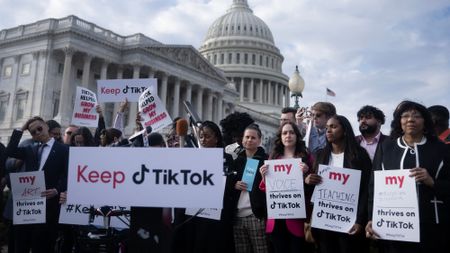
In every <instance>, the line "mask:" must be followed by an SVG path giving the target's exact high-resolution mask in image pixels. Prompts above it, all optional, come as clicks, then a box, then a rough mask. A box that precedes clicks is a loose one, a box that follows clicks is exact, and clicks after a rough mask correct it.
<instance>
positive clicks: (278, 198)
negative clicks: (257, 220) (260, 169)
mask: <svg viewBox="0 0 450 253" xmlns="http://www.w3.org/2000/svg"><path fill="white" fill-rule="evenodd" d="M300 162H301V159H282V160H268V161H265V164H268V165H269V168H268V171H267V174H266V176H265V177H266V178H265V183H266V200H267V215H268V218H269V219H296V218H306V209H305V194H304V188H303V172H302V170H301V169H300V165H299V164H300Z"/></svg>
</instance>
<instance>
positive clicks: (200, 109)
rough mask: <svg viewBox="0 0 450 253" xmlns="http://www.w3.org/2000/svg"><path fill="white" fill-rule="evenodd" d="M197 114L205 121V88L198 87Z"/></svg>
mask: <svg viewBox="0 0 450 253" xmlns="http://www.w3.org/2000/svg"><path fill="white" fill-rule="evenodd" d="M196 109H197V114H198V116H199V117H200V120H204V118H203V88H202V87H201V86H198V89H197V108H196Z"/></svg>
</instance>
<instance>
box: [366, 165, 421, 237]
mask: <svg viewBox="0 0 450 253" xmlns="http://www.w3.org/2000/svg"><path fill="white" fill-rule="evenodd" d="M374 173H375V189H374V193H373V199H374V201H373V214H372V228H373V230H374V231H375V232H376V233H377V234H378V235H379V236H380V238H381V239H384V240H393V241H408V242H420V227H419V225H420V222H419V208H418V206H419V205H418V201H417V192H416V182H415V179H414V177H410V176H409V174H410V172H409V170H383V171H375V172H374Z"/></svg>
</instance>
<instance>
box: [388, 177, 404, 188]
mask: <svg viewBox="0 0 450 253" xmlns="http://www.w3.org/2000/svg"><path fill="white" fill-rule="evenodd" d="M404 180H405V176H390V177H386V178H385V184H386V185H399V188H402V186H403V181H404Z"/></svg>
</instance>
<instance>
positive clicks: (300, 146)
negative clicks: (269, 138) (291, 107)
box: [270, 122, 308, 159]
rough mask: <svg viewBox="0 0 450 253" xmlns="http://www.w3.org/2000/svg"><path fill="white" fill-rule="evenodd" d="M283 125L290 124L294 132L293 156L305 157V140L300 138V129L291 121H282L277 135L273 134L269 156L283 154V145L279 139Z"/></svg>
mask: <svg viewBox="0 0 450 253" xmlns="http://www.w3.org/2000/svg"><path fill="white" fill-rule="evenodd" d="M285 125H291V126H292V129H294V133H295V135H296V137H297V138H296V139H297V140H296V143H295V156H296V157H307V155H308V152H307V151H306V146H305V142H304V141H303V140H302V135H301V134H300V130H298V127H297V125H296V124H295V123H293V122H284V123H283V124H282V125H281V126H280V128H278V131H277V135H276V136H275V140H274V145H273V150H272V153H271V154H270V158H272V159H273V158H277V157H280V156H282V155H284V145H283V142H282V141H281V132H282V131H283V127H284V126H285Z"/></svg>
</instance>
